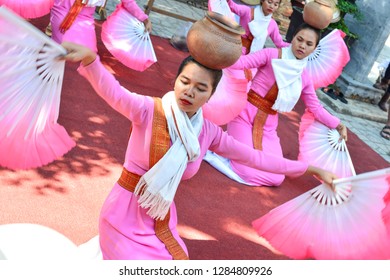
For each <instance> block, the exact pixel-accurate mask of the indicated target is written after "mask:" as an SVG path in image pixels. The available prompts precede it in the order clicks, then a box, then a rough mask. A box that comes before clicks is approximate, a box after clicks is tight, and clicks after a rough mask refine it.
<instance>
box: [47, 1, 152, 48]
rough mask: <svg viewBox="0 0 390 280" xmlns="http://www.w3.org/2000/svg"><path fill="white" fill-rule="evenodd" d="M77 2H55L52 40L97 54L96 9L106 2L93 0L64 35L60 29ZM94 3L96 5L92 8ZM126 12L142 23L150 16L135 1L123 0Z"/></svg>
mask: <svg viewBox="0 0 390 280" xmlns="http://www.w3.org/2000/svg"><path fill="white" fill-rule="evenodd" d="M74 2H75V0H55V1H54V6H53V8H52V9H51V13H50V22H51V26H52V39H53V40H54V41H56V42H57V43H61V42H63V41H69V42H73V43H76V44H80V45H83V46H86V47H88V48H90V49H91V50H93V51H95V52H97V45H96V33H95V19H94V13H95V8H96V6H98V5H101V3H104V1H101V0H100V1H98V0H92V1H89V3H90V4H89V5H88V6H85V7H83V8H82V10H81V12H80V13H79V14H78V16H77V18H76V20H75V21H74V22H73V24H72V26H71V27H70V28H69V29H68V30H67V31H65V33H62V32H61V31H60V29H59V27H60V25H61V23H62V21H63V20H64V18H65V17H66V15H67V14H68V12H69V10H70V8H71V7H72V5H73V3H74ZM93 3H96V5H94V6H92V5H93ZM119 5H123V7H125V9H126V10H128V11H129V12H130V13H131V14H132V15H133V16H134V17H136V18H137V19H138V20H140V21H144V20H145V19H147V18H148V16H147V15H146V14H145V13H144V12H143V11H142V10H141V8H140V7H138V5H137V3H136V2H135V0H122V3H121V4H119Z"/></svg>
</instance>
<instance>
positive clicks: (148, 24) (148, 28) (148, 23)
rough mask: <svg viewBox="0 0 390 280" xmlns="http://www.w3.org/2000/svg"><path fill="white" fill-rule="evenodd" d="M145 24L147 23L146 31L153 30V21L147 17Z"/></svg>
mask: <svg viewBox="0 0 390 280" xmlns="http://www.w3.org/2000/svg"><path fill="white" fill-rule="evenodd" d="M143 22H144V25H145V31H147V32H149V33H150V32H152V22H151V21H150V20H149V19H148V18H147V19H145V20H144V21H143Z"/></svg>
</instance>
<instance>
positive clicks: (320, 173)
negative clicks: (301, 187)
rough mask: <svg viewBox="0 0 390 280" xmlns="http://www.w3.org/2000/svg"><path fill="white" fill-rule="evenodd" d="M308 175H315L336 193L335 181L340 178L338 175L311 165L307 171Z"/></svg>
mask: <svg viewBox="0 0 390 280" xmlns="http://www.w3.org/2000/svg"><path fill="white" fill-rule="evenodd" d="M306 173H307V174H310V175H313V176H314V177H316V178H317V179H318V180H320V181H321V182H323V183H325V184H327V185H328V186H329V187H330V188H331V189H332V191H335V186H334V184H333V180H335V179H337V178H338V177H337V175H336V174H334V173H332V172H329V171H326V170H324V169H322V168H318V167H315V166H312V165H309V168H308V169H307V171H306Z"/></svg>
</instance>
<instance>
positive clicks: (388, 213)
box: [382, 178, 390, 238]
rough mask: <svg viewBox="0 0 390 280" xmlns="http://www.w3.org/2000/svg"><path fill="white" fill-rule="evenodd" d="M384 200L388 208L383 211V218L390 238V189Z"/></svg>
mask: <svg viewBox="0 0 390 280" xmlns="http://www.w3.org/2000/svg"><path fill="white" fill-rule="evenodd" d="M388 183H389V184H390V178H388ZM383 200H384V202H385V204H386V207H385V208H384V209H383V210H382V218H383V222H384V223H385V225H386V229H387V234H388V235H389V238H390V188H389V190H388V192H387V194H386V195H385V197H384V199H383Z"/></svg>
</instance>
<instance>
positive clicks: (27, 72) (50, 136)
mask: <svg viewBox="0 0 390 280" xmlns="http://www.w3.org/2000/svg"><path fill="white" fill-rule="evenodd" d="M0 26H1V27H2V28H1V30H0V53H1V56H0V127H1V130H0V165H2V166H4V167H8V168H11V169H28V168H35V167H39V166H42V165H45V164H47V163H49V162H51V161H53V160H55V159H56V158H58V157H60V156H62V155H63V154H65V153H66V152H68V151H69V150H70V149H71V148H72V147H73V146H74V145H75V143H74V141H73V140H72V139H71V138H70V137H69V135H68V134H67V132H66V131H65V129H64V128H63V127H62V126H60V125H59V124H58V123H57V119H58V114H59V105H60V95H61V87H62V78H63V74H64V65H65V62H64V61H59V60H58V59H57V57H58V56H60V55H64V54H65V53H66V51H65V49H64V48H62V47H61V46H60V45H58V44H57V43H55V42H54V41H52V40H50V39H49V38H48V37H47V36H46V35H44V34H43V33H42V32H41V31H39V30H38V29H36V28H35V27H34V26H32V25H31V24H29V23H28V22H26V21H25V20H23V19H22V18H20V17H18V16H17V15H16V14H14V13H13V12H11V11H10V10H8V9H7V8H5V7H4V6H3V7H0Z"/></svg>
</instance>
